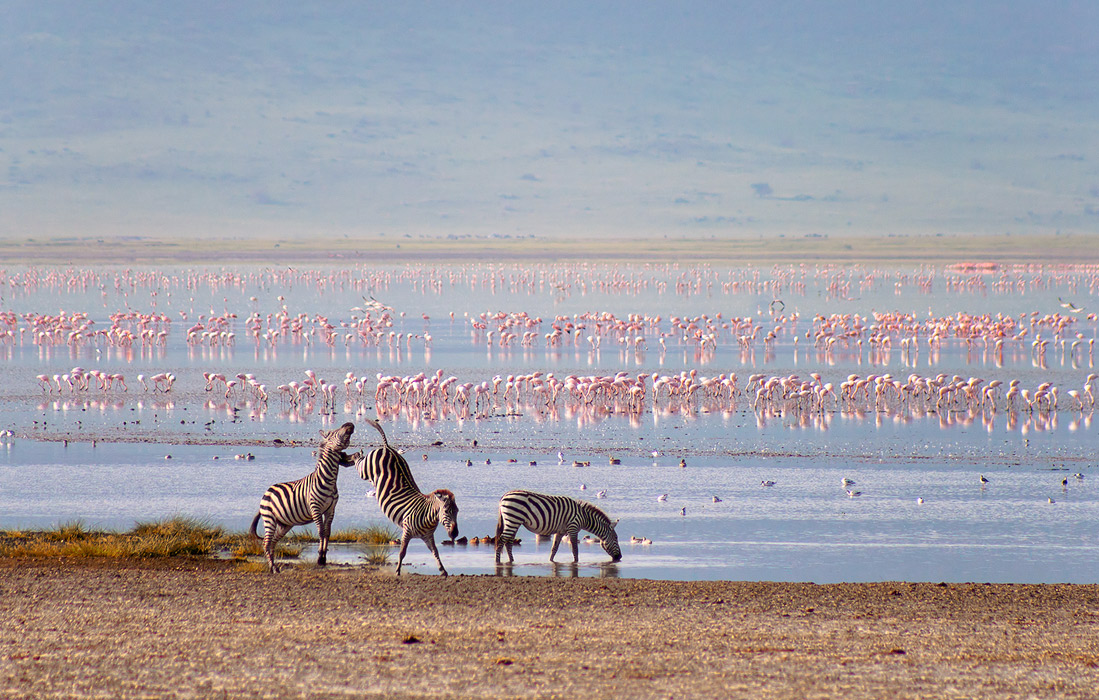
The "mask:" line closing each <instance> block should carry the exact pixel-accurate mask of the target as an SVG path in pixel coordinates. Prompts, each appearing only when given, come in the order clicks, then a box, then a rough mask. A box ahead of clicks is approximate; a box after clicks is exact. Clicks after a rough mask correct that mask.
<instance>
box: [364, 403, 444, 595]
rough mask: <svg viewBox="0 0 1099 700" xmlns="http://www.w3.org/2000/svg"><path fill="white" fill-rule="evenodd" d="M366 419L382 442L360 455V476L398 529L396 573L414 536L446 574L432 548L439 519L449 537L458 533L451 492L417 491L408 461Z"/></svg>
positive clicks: (380, 430) (370, 421) (381, 431)
mask: <svg viewBox="0 0 1099 700" xmlns="http://www.w3.org/2000/svg"><path fill="white" fill-rule="evenodd" d="M366 422H367V423H369V424H370V425H372V426H374V427H375V428H376V429H377V430H378V432H379V433H381V434H382V441H383V442H384V443H385V445H384V446H383V447H378V448H375V449H374V450H373V451H371V452H370V454H368V455H367V456H366V457H360V459H359V476H360V477H362V478H363V479H364V480H366V481H369V482H370V483H372V484H374V491H375V492H376V493H377V496H378V505H379V506H381V508H382V512H383V513H385V515H386V517H387V518H389V519H390V520H392V521H393V522H394V523H395V524H396V525H397V526H398V527H400V528H401V551H400V554H398V555H397V575H398V576H400V575H401V565H402V564H403V563H404V555H405V551H407V550H408V543H409V541H410V540H412V538H414V537H417V538H419V539H421V540H423V541H424V544H426V545H427V548H428V549H429V550H431V553H432V554H434V555H435V561H436V562H438V564H439V571H440V572H441V573H442V574H443V576H446V575H447V573H446V569H445V568H443V561H442V560H441V559H440V558H439V550H438V549H436V548H435V528H436V527H437V526H438V525H439V522H440V521H442V523H443V527H444V528H446V531H447V534H448V535H450V537H451V539H453V538H455V537H457V536H458V504H457V503H456V502H455V501H454V494H453V493H451V492H450V491H448V490H446V489H436V490H435V491H432V492H431V493H420V488H419V487H418V486H416V480H415V479H413V478H412V471H411V470H410V469H409V468H408V462H406V461H405V458H404V457H402V456H401V455H400V453H399V452H397V450H395V449H393V448H392V447H390V446H389V440H387V439H386V437H385V431H384V430H382V426H381V425H379V424H378V423H377V422H376V421H372V420H370V419H369V418H367V419H366Z"/></svg>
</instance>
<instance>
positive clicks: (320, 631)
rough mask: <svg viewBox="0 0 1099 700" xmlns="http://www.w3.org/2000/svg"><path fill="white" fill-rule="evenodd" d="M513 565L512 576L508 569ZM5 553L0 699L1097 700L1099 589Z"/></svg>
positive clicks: (0, 579)
mask: <svg viewBox="0 0 1099 700" xmlns="http://www.w3.org/2000/svg"><path fill="white" fill-rule="evenodd" d="M505 571H506V570H505ZM561 573H562V574H564V576H562V577H558V578H548V577H546V578H540V577H520V576H515V577H509V576H474V577H469V576H451V577H449V578H442V577H439V576H434V575H407V574H406V575H404V576H402V577H401V578H399V579H398V578H397V577H395V576H394V575H393V574H392V573H389V572H386V571H365V570H363V569H361V568H356V567H349V566H347V567H344V566H330V567H327V568H317V567H315V566H312V565H301V566H297V567H290V568H288V569H286V570H284V571H283V572H281V573H279V574H277V575H270V574H268V573H266V572H263V573H258V572H256V571H254V570H248V569H246V568H244V567H242V566H241V565H239V564H236V563H233V562H225V561H215V560H208V559H180V558H174V559H150V560H117V559H39V558H26V559H20V558H15V559H3V560H0V697H5V698H150V697H176V698H211V697H231V698H286V697H290V698H293V697H310V698H330V697H332V698H334V697H341V698H343V697H379V698H381V697H385V698H412V697H446V698H449V697H455V698H458V697H488V698H514V697H529V698H543V697H545V698H549V697H577V698H588V697H615V698H647V697H680V698H681V697H715V698H717V697H751V698H840V697H842V698H884V697H888V698H951V697H958V698H962V697H964V698H1020V697H1042V698H1095V697H1096V693H1097V688H1099V585H1010V584H996V585H987V584H934V583H870V584H865V583H859V584H836V585H814V584H809V583H804V584H803V583H766V582H727V581H725V582H679V581H649V580H635V579H598V578H569V577H568V576H567V575H568V573H569V567H567V566H565V567H562V568H561Z"/></svg>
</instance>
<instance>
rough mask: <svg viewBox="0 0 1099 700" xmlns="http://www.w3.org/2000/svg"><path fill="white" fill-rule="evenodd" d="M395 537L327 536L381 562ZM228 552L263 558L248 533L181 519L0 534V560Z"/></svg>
mask: <svg viewBox="0 0 1099 700" xmlns="http://www.w3.org/2000/svg"><path fill="white" fill-rule="evenodd" d="M397 537H399V534H398V533H397V532H396V531H395V530H393V529H392V528H389V527H385V526H370V527H366V528H355V529H344V530H339V531H336V532H333V533H332V536H331V537H330V538H329V541H331V542H354V543H359V544H362V545H364V546H365V547H367V548H368V561H371V562H372V563H375V562H377V561H378V559H382V560H383V561H381V562H380V563H384V557H385V550H384V548H385V547H388V545H389V543H390V542H392V541H393V540H394V539H396V538H397ZM316 541H317V537H316V534H315V533H314V532H313V531H312V530H311V529H309V528H305V529H302V530H299V531H295V532H292V533H291V534H290V535H289V536H288V537H286V538H285V539H284V540H283V541H282V542H281V543H280V545H279V547H278V548H277V549H276V554H277V555H278V556H279V557H284V558H295V557H297V556H298V555H300V554H301V551H302V548H303V547H302V545H303V544H304V543H307V542H316ZM225 553H228V554H229V555H231V557H233V558H237V559H242V560H243V559H246V558H248V557H255V556H260V555H262V554H263V545H262V540H259V539H256V538H254V537H252V535H251V533H246V532H245V533H239V532H238V533H233V532H227V531H226V530H225V529H224V528H222V527H219V526H216V525H210V524H208V523H205V522H202V521H200V520H196V519H193V518H187V517H174V518H168V519H166V520H158V521H150V522H139V523H136V524H135V525H134V527H133V528H132V529H131V530H129V531H128V532H113V531H103V530H90V529H88V528H87V527H86V526H85V525H84V523H83V522H81V521H73V522H67V523H61V524H59V525H57V526H56V527H54V528H52V529H49V530H34V531H31V530H2V531H0V557H58V556H66V557H114V558H138V559H143V558H150V557H175V556H214V555H215V554H225Z"/></svg>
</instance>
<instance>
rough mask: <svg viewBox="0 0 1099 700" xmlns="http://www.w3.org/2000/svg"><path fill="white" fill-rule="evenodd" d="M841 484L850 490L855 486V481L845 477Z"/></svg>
mask: <svg viewBox="0 0 1099 700" xmlns="http://www.w3.org/2000/svg"><path fill="white" fill-rule="evenodd" d="M841 483H842V484H843V488H845V489H846V488H849V487H851V486H854V485H855V480H854V479H848V478H847V477H846V476H845V477H843V481H842V482H841Z"/></svg>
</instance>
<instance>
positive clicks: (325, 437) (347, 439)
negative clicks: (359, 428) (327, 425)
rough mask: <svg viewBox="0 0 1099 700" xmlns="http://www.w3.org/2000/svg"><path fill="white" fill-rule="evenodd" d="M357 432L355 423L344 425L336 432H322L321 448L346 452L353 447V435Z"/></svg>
mask: <svg viewBox="0 0 1099 700" xmlns="http://www.w3.org/2000/svg"><path fill="white" fill-rule="evenodd" d="M354 432H355V424H354V423H344V424H343V425H341V426H340V427H338V428H336V429H335V430H322V431H321V448H322V449H323V448H328V449H330V450H346V449H347V448H348V446H350V445H351V434H352V433H354Z"/></svg>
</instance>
